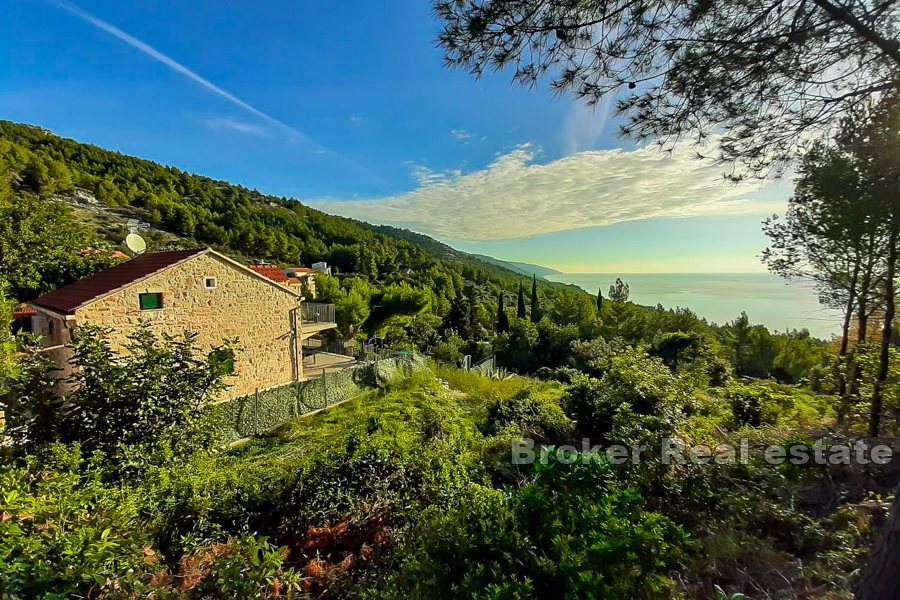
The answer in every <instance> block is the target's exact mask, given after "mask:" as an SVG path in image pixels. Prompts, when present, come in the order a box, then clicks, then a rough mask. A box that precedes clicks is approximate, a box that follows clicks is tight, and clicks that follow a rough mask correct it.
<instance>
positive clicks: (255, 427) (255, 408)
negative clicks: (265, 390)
mask: <svg viewBox="0 0 900 600" xmlns="http://www.w3.org/2000/svg"><path fill="white" fill-rule="evenodd" d="M253 435H254V436H258V435H259V388H256V393H255V394H254V395H253Z"/></svg>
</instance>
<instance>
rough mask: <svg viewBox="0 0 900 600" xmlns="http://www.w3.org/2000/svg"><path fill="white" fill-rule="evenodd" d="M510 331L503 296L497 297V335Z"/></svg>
mask: <svg viewBox="0 0 900 600" xmlns="http://www.w3.org/2000/svg"><path fill="white" fill-rule="evenodd" d="M507 331H509V315H508V314H506V309H505V308H503V294H502V293H501V294H499V295H498V296H497V333H506V332H507Z"/></svg>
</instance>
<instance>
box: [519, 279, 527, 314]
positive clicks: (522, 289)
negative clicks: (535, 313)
mask: <svg viewBox="0 0 900 600" xmlns="http://www.w3.org/2000/svg"><path fill="white" fill-rule="evenodd" d="M516 316H517V317H518V318H520V319H527V318H528V311H527V310H526V309H525V286H523V285H522V282H521V281H520V282H519V302H518V306H517V310H516Z"/></svg>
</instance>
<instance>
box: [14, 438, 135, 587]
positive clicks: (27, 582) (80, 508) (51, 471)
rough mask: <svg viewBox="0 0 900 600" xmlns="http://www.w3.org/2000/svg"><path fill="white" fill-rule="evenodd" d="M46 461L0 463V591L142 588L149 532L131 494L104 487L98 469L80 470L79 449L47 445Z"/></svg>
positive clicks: (81, 464) (81, 463)
mask: <svg viewBox="0 0 900 600" xmlns="http://www.w3.org/2000/svg"><path fill="white" fill-rule="evenodd" d="M44 459H45V460H46V461H47V466H45V465H42V464H41V463H40V462H38V460H37V459H35V458H33V459H32V460H31V461H30V462H29V463H26V464H25V465H23V466H19V467H15V466H5V465H0V514H2V515H3V518H2V519H0V556H2V557H3V560H0V596H3V597H4V598H13V599H15V598H23V599H24V598H65V597H69V596H70V595H76V594H78V592H82V593H84V592H87V591H90V590H93V591H94V592H95V593H105V594H110V595H112V594H114V593H117V592H118V593H125V594H127V593H135V592H138V591H140V590H141V589H142V588H144V587H145V586H146V583H147V580H148V579H149V577H147V575H148V573H147V571H148V570H149V567H148V565H147V564H146V560H147V555H145V553H144V551H143V548H144V547H145V546H147V545H148V544H149V538H148V535H147V531H146V529H145V528H144V527H143V526H142V525H141V522H140V519H139V509H138V506H137V504H136V503H135V502H134V498H132V497H129V494H128V492H127V491H125V490H122V489H119V488H117V487H114V486H106V485H104V484H103V482H102V481H101V478H100V476H99V475H100V472H99V471H96V470H94V471H93V472H89V473H88V474H87V475H82V472H81V471H82V467H83V466H84V465H83V459H82V457H81V455H80V453H79V451H78V449H77V447H76V448H74V449H72V450H69V449H67V448H65V447H62V446H56V447H53V448H50V449H49V450H48V456H45V457H44ZM94 469H96V465H94ZM142 580H143V581H142Z"/></svg>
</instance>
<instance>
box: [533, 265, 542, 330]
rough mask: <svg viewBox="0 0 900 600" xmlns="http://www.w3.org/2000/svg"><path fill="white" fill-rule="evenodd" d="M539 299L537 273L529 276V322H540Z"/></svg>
mask: <svg viewBox="0 0 900 600" xmlns="http://www.w3.org/2000/svg"><path fill="white" fill-rule="evenodd" d="M542 316H543V315H541V301H540V300H539V299H538V292H537V275H532V276H531V322H532V323H540V322H541V317H542Z"/></svg>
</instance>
